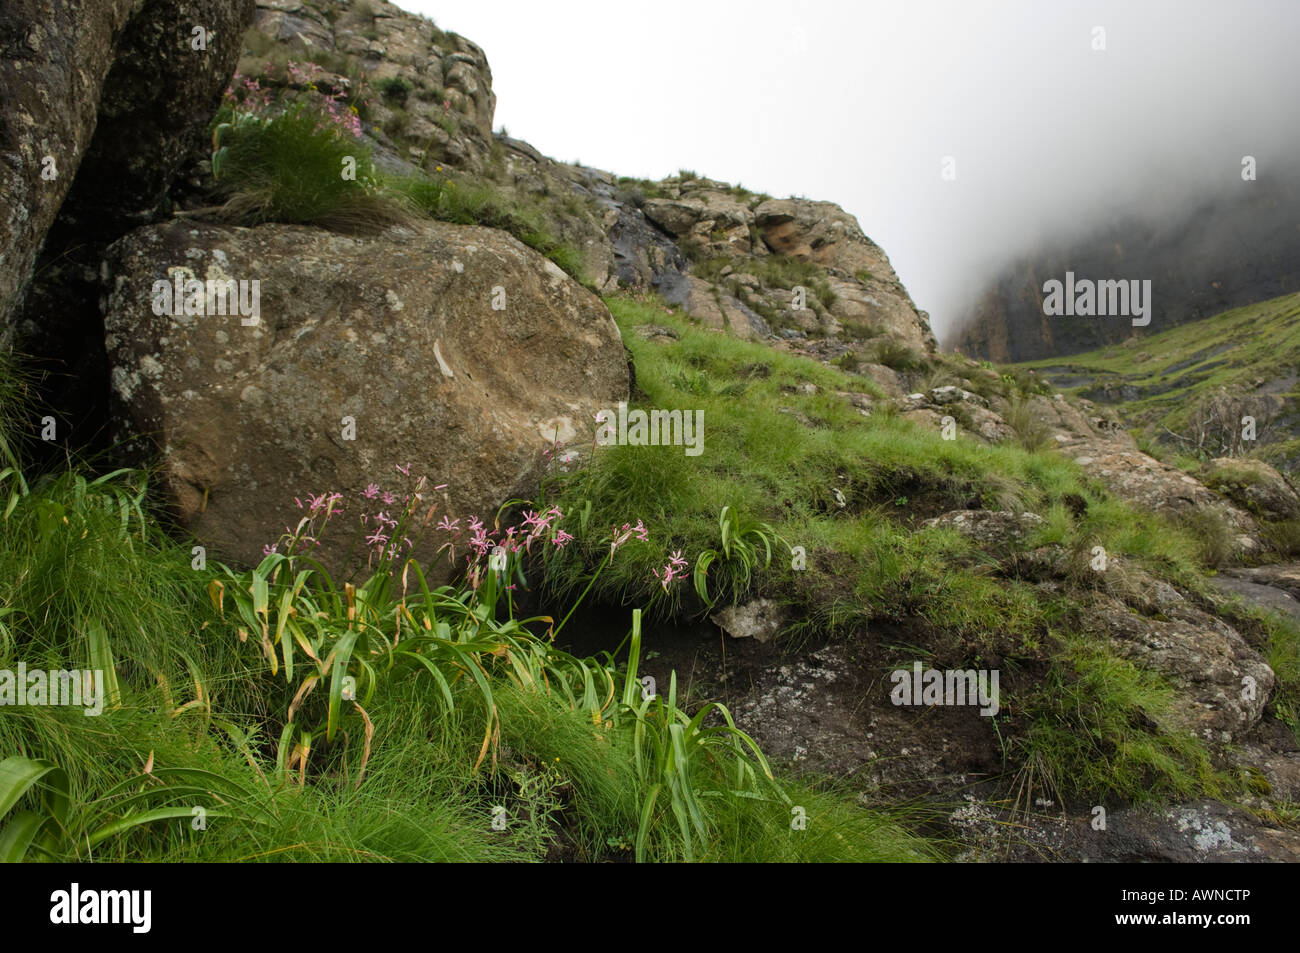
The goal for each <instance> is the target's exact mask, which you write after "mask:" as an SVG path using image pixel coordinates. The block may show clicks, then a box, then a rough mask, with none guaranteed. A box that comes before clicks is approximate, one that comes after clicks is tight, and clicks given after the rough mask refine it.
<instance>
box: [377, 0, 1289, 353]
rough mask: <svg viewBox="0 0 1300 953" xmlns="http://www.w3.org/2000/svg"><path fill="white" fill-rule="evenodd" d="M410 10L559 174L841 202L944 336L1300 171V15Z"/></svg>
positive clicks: (1108, 8)
mask: <svg viewBox="0 0 1300 953" xmlns="http://www.w3.org/2000/svg"><path fill="white" fill-rule="evenodd" d="M398 3H399V5H400V6H402V7H403V8H405V9H408V10H412V11H414V12H418V13H423V14H424V15H426V16H429V17H431V18H433V19H434V20H435V21H436V22H437V23H438V25H439V26H440V27H442V28H444V29H448V30H453V31H455V32H457V33H461V34H463V35H464V36H466V37H468V38H469V39H471V40H473V41H474V42H475V43H478V44H479V45H480V46H481V47H482V48H483V49H484V51H485V52H486V53H487V57H488V61H489V63H490V64H491V67H492V75H493V88H494V90H495V92H496V94H497V113H496V121H497V125H498V127H499V126H502V125H504V126H506V127H507V128H508V130H509V132H510V134H511V135H512V136H515V137H516V138H520V139H524V140H527V141H528V142H530V143H532V144H533V145H534V146H536V147H537V148H538V149H540V150H541V151H542V152H544V153H546V154H547V155H550V156H551V157H553V158H556V159H560V160H564V161H572V160H580V161H581V162H582V163H584V164H585V165H590V166H595V167H597V168H602V169H607V170H609V171H611V172H615V173H617V174H619V175H633V176H643V177H648V178H661V177H663V176H666V175H670V174H672V173H674V172H676V171H677V170H678V169H679V168H689V169H693V170H695V171H696V172H698V173H700V174H702V175H708V176H710V177H712V178H716V179H722V180H725V181H729V182H733V183H736V182H739V183H741V184H743V185H745V186H746V187H748V188H750V189H753V190H755V191H763V192H768V193H771V194H772V195H775V196H778V197H783V196H787V195H803V196H807V197H808V198H816V199H827V200H830V201H833V202H837V203H839V204H840V205H842V206H843V207H844V208H845V209H846V210H848V211H849V212H851V213H852V214H854V215H855V216H857V218H858V221H859V222H860V223H861V225H862V227H863V230H864V231H865V232H866V233H867V234H868V235H869V236H871V238H872V239H873V240H875V241H876V242H877V243H878V244H880V245H881V247H882V248H884V250H885V252H886V253H887V254H888V255H889V257H890V260H891V261H892V263H893V265H894V269H895V271H897V272H898V275H899V277H900V278H901V279H902V281H903V283H904V284H905V285H906V286H907V288H908V290H909V291H910V292H911V294H912V297H913V299H914V300H915V301H916V303H917V306H918V307H920V308H923V309H926V310H928V311H929V312H930V314H931V320H932V323H933V325H934V328H935V331H936V333H937V334H939V336H940V338H941V339H942V338H943V335H944V332H945V331H946V330H947V329H948V328H949V327H950V325H951V323H952V321H953V319H954V318H955V317H956V316H957V315H958V314H959V313H960V312H961V309H962V305H963V302H964V301H965V300H968V298H969V296H971V295H972V294H973V293H974V292H975V291H977V290H978V289H979V286H980V285H979V282H980V276H981V275H982V274H987V273H988V272H989V270H990V269H992V268H995V267H996V266H997V265H998V264H1000V263H1002V262H1004V261H1005V260H1006V259H1007V258H1009V257H1011V256H1012V255H1014V254H1015V253H1016V252H1018V251H1021V250H1024V249H1026V248H1030V247H1033V245H1034V244H1036V243H1038V242H1040V241H1042V240H1044V239H1045V238H1050V237H1054V236H1058V235H1062V234H1066V233H1069V232H1071V231H1079V230H1082V229H1086V228H1087V227H1088V226H1089V225H1090V224H1091V223H1093V222H1095V221H1096V220H1097V218H1098V216H1102V215H1109V214H1112V213H1114V212H1116V211H1118V210H1120V209H1123V208H1132V207H1135V206H1138V207H1142V208H1145V209H1151V210H1153V211H1158V209H1159V208H1160V207H1161V206H1162V204H1163V205H1168V204H1173V203H1177V202H1179V201H1180V200H1181V199H1182V198H1183V197H1184V196H1185V195H1186V194H1187V193H1188V192H1189V191H1191V190H1197V191H1202V190H1203V191H1209V190H1217V189H1229V188H1240V187H1241V175H1240V165H1241V157H1242V156H1243V155H1253V156H1255V157H1256V158H1257V160H1258V162H1259V175H1260V176H1264V175H1266V174H1268V170H1269V168H1270V167H1272V168H1276V167H1277V164H1279V163H1281V162H1282V161H1292V162H1294V161H1296V156H1297V155H1300V0H1215V2H1208V0H1114V2H1097V0H1079V2H1072V0H1036V2H1031V0H999V2H977V0H905V2H904V0H880V2H876V0H799V2H791V0H746V2H743V3H740V2H727V3H724V2H718V0H690V2H681V0H661V2H657V3H652V4H646V3H637V4H629V3H624V2H620V0H557V2H551V3H536V2H519V0H490V2H481V0H465V2H453V0H398ZM1097 27H1100V28H1102V29H1103V30H1104V44H1105V50H1104V51H1098V50H1094V49H1093V46H1094V44H1095V43H1096V42H1097V38H1098V34H1097V33H1096V32H1095V28H1097ZM945 156H951V157H953V158H954V160H955V171H956V177H955V180H954V181H944V180H943V179H942V178H941V165H942V162H943V159H944V157H945Z"/></svg>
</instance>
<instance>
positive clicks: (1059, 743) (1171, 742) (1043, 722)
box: [1013, 635, 1225, 810]
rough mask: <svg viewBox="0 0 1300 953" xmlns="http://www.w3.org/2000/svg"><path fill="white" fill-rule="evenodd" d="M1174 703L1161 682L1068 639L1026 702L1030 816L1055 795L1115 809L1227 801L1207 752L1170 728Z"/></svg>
mask: <svg viewBox="0 0 1300 953" xmlns="http://www.w3.org/2000/svg"><path fill="white" fill-rule="evenodd" d="M1172 700H1173V691H1172V689H1171V688H1170V687H1169V686H1168V685H1167V684H1165V683H1164V682H1163V681H1162V680H1161V679H1160V678H1159V677H1157V676H1156V675H1154V674H1153V673H1151V672H1148V671H1145V670H1144V669H1142V668H1140V667H1138V666H1137V665H1135V664H1133V663H1132V662H1129V661H1127V660H1125V659H1121V658H1119V657H1117V656H1115V655H1114V654H1113V653H1112V652H1111V651H1110V650H1109V649H1108V648H1107V647H1105V645H1104V644H1100V643H1099V642H1097V641H1096V640H1095V639H1091V638H1088V637H1086V636H1083V635H1077V636H1069V637H1063V638H1062V639H1061V644H1060V646H1059V648H1058V650H1057V652H1056V654H1055V656H1054V658H1053V659H1052V662H1051V666H1050V669H1049V671H1048V673H1047V675H1046V677H1045V678H1044V679H1043V680H1042V682H1041V683H1040V684H1038V685H1037V686H1035V689H1034V690H1033V691H1031V692H1029V693H1028V694H1027V696H1026V697H1024V698H1021V699H1017V703H1018V707H1022V708H1023V709H1024V710H1025V715H1024V717H1025V718H1026V719H1027V720H1028V722H1029V724H1028V728H1027V730H1026V731H1024V732H1023V733H1022V734H1021V735H1020V736H1019V737H1018V738H1017V739H1016V740H1015V742H1014V745H1013V746H1014V749H1015V752H1016V756H1017V760H1018V761H1019V762H1020V764H1021V768H1020V771H1019V778H1018V780H1019V782H1020V786H1019V787H1018V793H1020V794H1022V795H1023V797H1022V798H1021V801H1022V803H1021V805H1020V806H1021V807H1022V808H1024V809H1026V810H1032V805H1033V803H1034V798H1035V797H1037V796H1042V795H1046V796H1047V797H1049V798H1051V799H1053V800H1059V799H1061V798H1064V799H1066V801H1067V802H1070V803H1078V802H1080V801H1082V800H1091V801H1093V802H1094V803H1098V804H1102V805H1103V806H1110V805H1114V804H1116V803H1144V802H1150V801H1158V800H1160V799H1161V798H1188V797H1195V796H1198V795H1202V794H1207V793H1208V794H1210V795H1211V796H1221V795H1222V794H1223V793H1224V790H1225V789H1224V784H1225V781H1224V779H1223V777H1222V776H1221V775H1219V774H1218V773H1216V772H1215V771H1214V769H1213V768H1212V766H1211V764H1210V760H1209V756H1208V753H1207V752H1206V750H1205V747H1204V745H1203V743H1202V742H1201V741H1200V740H1199V739H1197V738H1196V737H1195V736H1194V735H1191V734H1189V733H1187V732H1186V731H1183V730H1179V729H1178V728H1177V727H1171V726H1167V725H1165V724H1163V722H1164V720H1165V719H1166V718H1167V717H1168V715H1169V710H1170V706H1171V703H1172Z"/></svg>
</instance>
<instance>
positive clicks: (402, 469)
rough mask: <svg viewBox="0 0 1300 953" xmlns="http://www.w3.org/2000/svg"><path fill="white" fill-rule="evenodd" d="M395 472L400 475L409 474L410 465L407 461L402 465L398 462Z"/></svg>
mask: <svg viewBox="0 0 1300 953" xmlns="http://www.w3.org/2000/svg"><path fill="white" fill-rule="evenodd" d="M397 472H398V473H400V474H401V475H402V476H410V475H411V465H410V464H409V463H408V464H407V465H406V466H402V465H401V464H400V463H399V464H398V465H397Z"/></svg>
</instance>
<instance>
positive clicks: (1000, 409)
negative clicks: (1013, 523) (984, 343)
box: [891, 359, 1290, 559]
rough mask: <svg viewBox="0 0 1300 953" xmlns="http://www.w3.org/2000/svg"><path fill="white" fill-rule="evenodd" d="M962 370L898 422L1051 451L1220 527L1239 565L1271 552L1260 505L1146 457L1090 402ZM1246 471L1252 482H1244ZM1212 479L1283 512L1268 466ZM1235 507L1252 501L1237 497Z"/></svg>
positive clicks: (1140, 500) (1148, 501)
mask: <svg viewBox="0 0 1300 953" xmlns="http://www.w3.org/2000/svg"><path fill="white" fill-rule="evenodd" d="M958 360H960V359H958ZM965 369H966V372H967V373H968V374H969V377H964V378H961V379H960V381H959V383H958V384H955V385H943V386H940V387H934V388H931V389H930V390H929V391H926V392H916V393H912V394H908V395H906V396H904V397H901V398H895V399H893V400H892V401H891V403H892V405H893V406H894V408H895V409H897V411H898V412H899V413H900V414H901V416H903V417H906V418H907V419H909V420H912V421H914V422H916V423H919V424H921V425H923V426H927V427H931V428H933V429H935V430H939V431H941V432H942V431H943V429H944V425H945V422H948V423H949V427H950V430H949V432H950V433H951V434H952V436H953V437H954V438H955V437H957V436H962V435H965V436H966V437H968V438H970V439H974V440H978V441H980V442H981V443H989V444H997V443H1007V442H1017V441H1019V442H1022V443H1024V442H1029V443H1031V444H1033V445H1037V446H1054V447H1056V448H1057V449H1058V450H1059V451H1060V452H1062V453H1063V454H1065V455H1067V456H1068V457H1069V458H1070V459H1072V460H1073V461H1074V462H1075V463H1077V464H1079V465H1080V466H1082V467H1083V468H1084V469H1085V470H1087V471H1088V473H1089V474H1091V475H1093V476H1095V477H1096V478H1097V479H1099V480H1100V481H1101V482H1102V483H1103V484H1104V485H1105V486H1106V488H1107V489H1108V490H1109V491H1110V492H1111V493H1113V494H1114V495H1115V496H1116V497H1118V498H1119V499H1121V500H1124V501H1125V502H1126V503H1130V504H1132V505H1134V506H1136V507H1138V508H1139V509H1142V510H1145V511H1147V512H1155V513H1161V514H1165V515H1168V516H1170V517H1172V518H1174V519H1176V520H1192V521H1196V522H1198V523H1199V524H1202V525H1205V524H1207V523H1214V524H1217V525H1218V526H1219V527H1221V528H1222V532H1223V533H1224V534H1225V535H1226V539H1227V545H1228V546H1229V547H1230V549H1231V552H1232V554H1233V556H1234V557H1236V558H1237V559H1247V558H1253V557H1258V556H1261V555H1263V554H1264V553H1266V552H1267V551H1268V550H1269V544H1268V542H1267V541H1266V539H1265V538H1264V534H1263V533H1262V531H1261V527H1260V524H1259V522H1258V521H1257V520H1256V519H1255V517H1254V516H1252V513H1253V512H1257V511H1260V509H1261V508H1262V503H1261V504H1253V503H1252V504H1251V505H1250V506H1248V507H1247V506H1243V505H1238V503H1237V502H1234V497H1233V495H1232V494H1231V493H1226V492H1225V493H1223V495H1220V493H1217V492H1215V491H1214V490H1212V489H1210V487H1209V486H1207V485H1206V484H1205V483H1202V482H1201V481H1200V480H1198V479H1197V478H1196V477H1194V476H1192V475H1191V474H1188V473H1185V472H1183V471H1182V470H1180V469H1178V468H1177V467H1174V466H1171V465H1169V464H1167V463H1163V462H1161V461H1160V460H1157V459H1156V458H1155V457H1153V456H1151V455H1150V454H1147V453H1143V452H1142V451H1141V450H1139V449H1138V448H1137V444H1136V442H1135V441H1134V440H1133V437H1132V436H1131V435H1130V434H1129V433H1128V432H1127V431H1126V430H1124V429H1123V428H1122V427H1121V426H1120V425H1119V423H1118V421H1117V420H1116V419H1115V417H1114V416H1113V415H1112V414H1109V413H1103V412H1102V411H1101V410H1100V409H1099V408H1097V407H1096V405H1094V404H1093V403H1091V402H1090V401H1087V400H1075V401H1068V400H1066V399H1065V397H1064V396H1062V395H1061V394H1054V395H1052V396H1050V397H1049V396H1047V395H1046V394H1040V393H1027V394H1021V395H1019V396H1014V395H1013V396H1008V395H1007V394H1004V393H1001V392H1000V391H999V390H998V389H997V381H998V377H997V374H996V373H995V372H993V371H991V370H988V369H986V368H983V367H981V366H980V365H979V364H977V363H976V362H974V361H967V362H965ZM981 392H983V393H981ZM985 394H987V396H985ZM1247 471H1248V472H1249V474H1251V476H1249V477H1245V476H1242V473H1245V472H1247ZM1212 472H1213V473H1218V474H1219V477H1218V478H1217V479H1218V481H1219V483H1218V484H1212V485H1215V486H1216V489H1217V488H1218V486H1219V485H1220V484H1222V483H1223V480H1224V477H1223V474H1225V473H1228V472H1233V473H1236V474H1237V477H1238V478H1239V479H1244V480H1247V481H1248V482H1250V485H1251V487H1252V488H1253V492H1254V493H1255V494H1256V497H1257V498H1258V499H1259V500H1260V501H1263V500H1268V501H1269V505H1270V506H1271V507H1273V509H1276V510H1278V512H1283V511H1285V507H1286V501H1287V500H1289V497H1288V496H1286V492H1285V491H1287V490H1289V489H1290V488H1289V486H1288V484H1287V483H1286V481H1285V480H1284V479H1283V478H1282V477H1281V476H1280V475H1278V474H1277V472H1276V471H1275V470H1273V469H1272V468H1271V467H1268V466H1267V465H1266V464H1259V465H1258V466H1255V465H1253V464H1251V465H1247V466H1246V469H1245V470H1240V469H1238V470H1231V471H1229V469H1228V468H1227V466H1226V465H1220V466H1218V467H1217V468H1215V469H1214V470H1213V471H1212ZM1244 492H1245V491H1244V490H1243V491H1242V493H1243V494H1244ZM1239 502H1243V503H1249V502H1250V500H1249V499H1248V498H1247V497H1246V496H1245V495H1241V496H1240V501H1239ZM1279 508H1280V509H1279Z"/></svg>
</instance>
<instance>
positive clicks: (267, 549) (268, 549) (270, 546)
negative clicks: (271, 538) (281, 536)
mask: <svg viewBox="0 0 1300 953" xmlns="http://www.w3.org/2000/svg"><path fill="white" fill-rule="evenodd" d="M279 550H280V544H279V543H267V544H266V545H265V546H263V547H262V555H263V556H269V555H271V554H272V553H275V552H279Z"/></svg>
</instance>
